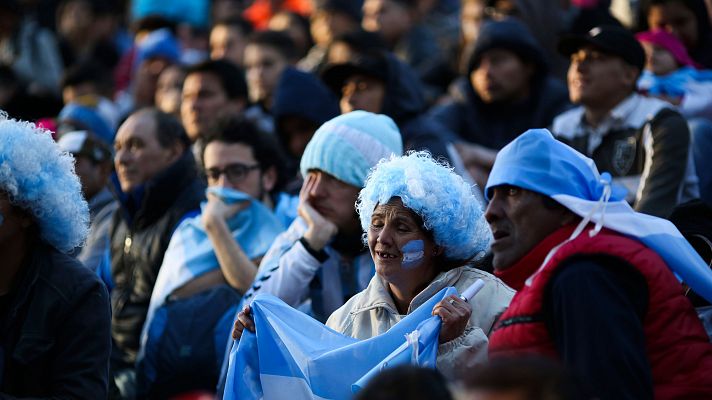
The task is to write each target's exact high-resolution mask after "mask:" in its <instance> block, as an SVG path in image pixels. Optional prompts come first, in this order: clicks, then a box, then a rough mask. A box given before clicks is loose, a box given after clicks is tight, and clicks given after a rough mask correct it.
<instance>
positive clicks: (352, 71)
mask: <svg viewBox="0 0 712 400" xmlns="http://www.w3.org/2000/svg"><path fill="white" fill-rule="evenodd" d="M356 74H359V75H366V76H370V77H373V78H376V79H378V80H380V81H383V82H384V83H386V82H388V62H387V61H386V58H385V57H384V56H382V55H381V54H368V55H361V56H359V57H357V58H355V59H354V60H353V61H350V62H347V63H344V64H332V65H328V66H326V68H324V71H323V72H322V74H321V78H322V80H323V81H324V83H326V85H327V86H328V87H329V88H330V89H331V90H332V91H333V92H334V93H337V94H339V95H340V94H341V88H342V87H343V86H344V82H345V81H346V80H347V79H348V78H349V77H350V76H353V75H356Z"/></svg>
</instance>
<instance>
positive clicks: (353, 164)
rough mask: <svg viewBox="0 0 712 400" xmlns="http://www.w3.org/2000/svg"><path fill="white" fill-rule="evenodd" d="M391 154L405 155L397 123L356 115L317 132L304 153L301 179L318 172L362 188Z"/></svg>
mask: <svg viewBox="0 0 712 400" xmlns="http://www.w3.org/2000/svg"><path fill="white" fill-rule="evenodd" d="M392 154H395V155H398V156H399V155H401V154H403V139H402V138H401V134H400V131H399V130H398V127H397V126H396V124H395V122H393V120H392V119H390V118H389V117H387V116H385V115H381V114H373V113H370V112H366V111H353V112H350V113H348V114H343V115H340V116H338V117H336V118H333V119H331V120H329V121H327V122H326V123H324V124H323V125H322V126H321V127H319V129H317V131H316V132H315V133H314V136H313V137H312V139H311V140H310V141H309V143H308V144H307V147H306V148H305V149H304V154H303V155H302V159H301V162H300V169H301V172H302V176H307V173H308V172H309V171H310V170H312V169H318V170H321V171H324V172H326V173H328V174H330V175H333V176H334V177H336V178H337V179H339V180H340V181H342V182H346V183H348V184H349V185H352V186H355V187H357V188H362V187H363V185H364V182H365V180H366V175H368V171H369V170H370V169H371V168H372V167H374V166H375V165H376V164H378V162H379V161H380V160H381V159H383V158H388V157H390V156H391V155H392Z"/></svg>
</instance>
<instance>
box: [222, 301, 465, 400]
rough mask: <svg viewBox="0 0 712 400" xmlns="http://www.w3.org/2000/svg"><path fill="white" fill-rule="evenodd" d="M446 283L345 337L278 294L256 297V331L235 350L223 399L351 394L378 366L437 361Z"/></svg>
mask: <svg viewBox="0 0 712 400" xmlns="http://www.w3.org/2000/svg"><path fill="white" fill-rule="evenodd" d="M451 294H457V291H456V289H455V288H453V287H449V288H445V289H443V290H441V291H440V292H438V293H437V294H435V295H434V296H433V297H432V298H431V299H430V300H428V301H427V302H426V303H424V304H423V305H421V306H420V307H418V308H417V309H416V310H415V311H413V312H412V313H411V314H410V315H408V316H407V317H405V318H404V319H403V320H401V321H400V322H399V323H397V324H396V325H394V326H393V327H391V329H389V330H388V331H387V332H385V333H383V334H381V335H378V336H375V337H373V338H370V339H367V340H361V341H360V340H357V339H354V338H351V337H347V336H344V335H342V334H340V333H338V332H336V331H334V330H332V329H330V328H328V327H326V326H324V325H323V324H322V323H320V322H318V321H316V320H315V319H313V318H311V317H309V316H308V315H306V314H304V313H302V312H300V311H297V310H295V309H293V308H291V307H289V306H288V305H287V304H285V303H284V302H282V301H281V300H279V299H278V298H276V297H274V296H271V295H267V294H260V295H257V296H256V297H255V299H254V300H253V302H252V304H251V308H252V315H253V318H254V321H255V333H252V332H249V331H248V330H245V331H244V332H243V335H242V338H241V339H240V341H239V342H238V345H237V346H234V347H233V350H232V351H231V353H230V364H229V367H228V373H227V381H226V385H225V392H224V395H223V399H225V400H237V399H239V400H248V399H263V398H264V399H293V400H301V399H304V400H306V399H350V398H351V397H352V395H353V394H352V393H353V392H355V391H357V390H359V389H360V387H361V386H362V385H364V384H365V383H366V382H367V381H368V380H369V379H370V378H371V377H372V376H373V375H375V374H376V373H378V371H380V370H382V369H384V368H387V367H390V366H395V365H401V364H407V363H411V364H416V365H420V366H424V367H431V368H435V360H436V357H437V348H438V335H439V334H440V325H441V321H440V317H437V316H432V315H431V312H432V309H433V307H434V306H435V304H436V303H437V302H439V301H440V300H442V299H443V298H445V297H447V296H449V295H451Z"/></svg>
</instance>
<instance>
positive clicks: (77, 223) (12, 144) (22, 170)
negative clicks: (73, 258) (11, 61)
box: [0, 112, 89, 252]
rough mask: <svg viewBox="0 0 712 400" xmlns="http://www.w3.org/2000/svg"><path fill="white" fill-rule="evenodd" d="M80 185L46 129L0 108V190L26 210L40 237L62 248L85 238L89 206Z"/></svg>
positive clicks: (71, 163) (68, 159)
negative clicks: (10, 116) (14, 116)
mask: <svg viewBox="0 0 712 400" xmlns="http://www.w3.org/2000/svg"><path fill="white" fill-rule="evenodd" d="M81 189H82V188H81V184H80V183H79V178H77V176H76V175H75V174H74V158H72V156H71V155H69V154H66V153H63V152H62V151H61V150H60V149H59V147H58V146H57V144H56V143H55V142H54V140H52V136H51V134H50V133H49V132H48V131H46V130H44V129H41V128H38V127H37V126H35V125H34V124H32V123H30V122H25V121H17V120H14V119H8V118H7V115H6V114H5V113H2V112H0V190H1V191H3V192H5V193H6V194H7V196H8V198H9V200H10V202H11V203H12V204H13V205H14V206H16V207H19V208H22V209H24V210H26V211H27V212H29V213H30V214H31V215H32V216H33V217H34V219H35V221H36V223H37V225H38V226H39V230H40V236H41V237H42V239H43V240H45V241H46V242H48V243H49V244H51V245H52V246H54V247H55V248H56V249H57V250H60V251H62V252H68V251H70V250H72V249H74V248H75V247H77V246H79V245H81V244H82V243H84V240H85V238H86V236H87V231H88V224H89V206H88V205H87V202H86V201H85V200H84V198H83V196H82V191H81Z"/></svg>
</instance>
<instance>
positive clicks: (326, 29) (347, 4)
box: [298, 0, 362, 73]
mask: <svg viewBox="0 0 712 400" xmlns="http://www.w3.org/2000/svg"><path fill="white" fill-rule="evenodd" d="M361 3H362V2H361V1H353V0H319V1H317V2H316V7H315V9H314V12H313V13H312V14H311V16H310V17H309V22H310V25H309V26H310V32H311V36H312V39H314V46H312V48H311V49H309V52H308V53H307V55H306V56H305V57H304V58H302V59H301V60H300V61H299V63H298V67H299V69H301V70H303V71H307V72H313V73H317V72H318V71H320V70H321V68H322V67H323V66H324V65H325V64H327V63H328V62H329V60H327V58H326V52H327V50H328V49H329V47H331V44H332V43H333V41H334V39H335V38H337V37H339V36H341V35H345V34H348V33H351V32H355V31H358V30H359V27H360V26H361Z"/></svg>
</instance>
